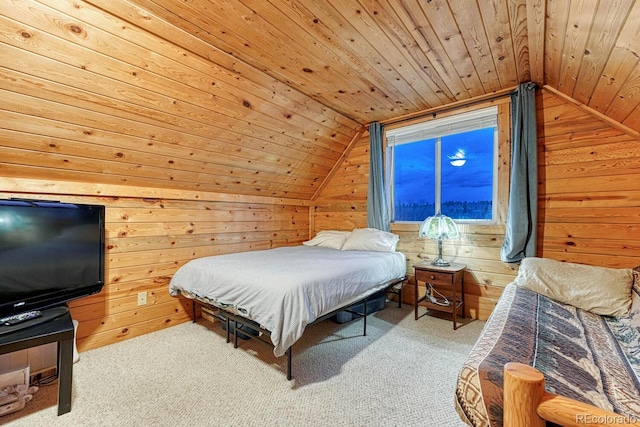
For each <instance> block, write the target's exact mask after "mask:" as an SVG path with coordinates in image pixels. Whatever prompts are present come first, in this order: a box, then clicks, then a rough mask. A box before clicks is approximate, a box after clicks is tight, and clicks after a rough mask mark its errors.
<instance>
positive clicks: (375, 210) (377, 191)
mask: <svg viewBox="0 0 640 427" xmlns="http://www.w3.org/2000/svg"><path fill="white" fill-rule="evenodd" d="M369 156H370V161H369V190H368V194H367V226H368V227H371V228H377V229H378V230H383V231H390V230H391V226H390V219H389V210H388V208H387V198H386V193H385V191H384V157H383V143H382V125H381V124H380V123H378V122H373V123H371V124H369Z"/></svg>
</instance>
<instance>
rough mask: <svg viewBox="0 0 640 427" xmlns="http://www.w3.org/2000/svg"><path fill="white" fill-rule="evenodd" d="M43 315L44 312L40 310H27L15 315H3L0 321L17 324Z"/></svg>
mask: <svg viewBox="0 0 640 427" xmlns="http://www.w3.org/2000/svg"><path fill="white" fill-rule="evenodd" d="M40 316H42V312H40V311H38V310H34V311H27V312H25V313H20V314H15V315H13V316H8V317H3V318H2V319H0V323H2V324H3V325H5V326H11V325H15V324H17V323H20V322H26V321H27V320H31V319H35V318H36V317H40Z"/></svg>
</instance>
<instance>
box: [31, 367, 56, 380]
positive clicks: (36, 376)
mask: <svg viewBox="0 0 640 427" xmlns="http://www.w3.org/2000/svg"><path fill="white" fill-rule="evenodd" d="M57 372H58V370H57V368H56V367H55V366H54V367H51V368H45V369H43V370H41V371H38V372H34V373H32V374H31V375H30V378H29V384H36V383H38V382H39V381H40V380H42V379H44V378H51V377H54V376H55V375H56V373H57Z"/></svg>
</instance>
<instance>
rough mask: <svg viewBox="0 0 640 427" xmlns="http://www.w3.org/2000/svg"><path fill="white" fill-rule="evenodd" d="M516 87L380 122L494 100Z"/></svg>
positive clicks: (398, 121)
mask: <svg viewBox="0 0 640 427" xmlns="http://www.w3.org/2000/svg"><path fill="white" fill-rule="evenodd" d="M517 88H518V86H514V87H511V88H508V89H502V90H499V91H496V92H493V93H492V94H490V95H481V96H478V97H475V98H473V99H469V100H463V101H458V102H455V103H452V104H447V105H443V106H441V107H434V108H431V109H429V110H424V111H420V112H418V113H412V114H408V115H406V116H403V117H397V118H395V119H390V120H384V121H381V122H380V124H382V125H384V126H388V125H395V124H398V123H402V122H406V121H409V120H415V119H420V118H423V117H429V116H432V117H434V116H435V115H437V114H442V113H444V112H447V111H451V110H456V109H458V108H462V107H470V106H472V105H476V104H480V103H482V102H488V101H494V100H496V99H500V98H504V97H507V96H510V95H511V93H512V92H513V91H514V90H516V89H517Z"/></svg>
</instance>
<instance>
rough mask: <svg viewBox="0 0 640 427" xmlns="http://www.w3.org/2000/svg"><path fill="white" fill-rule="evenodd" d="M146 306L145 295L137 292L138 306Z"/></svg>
mask: <svg viewBox="0 0 640 427" xmlns="http://www.w3.org/2000/svg"><path fill="white" fill-rule="evenodd" d="M146 304H147V293H146V292H138V305H146Z"/></svg>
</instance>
